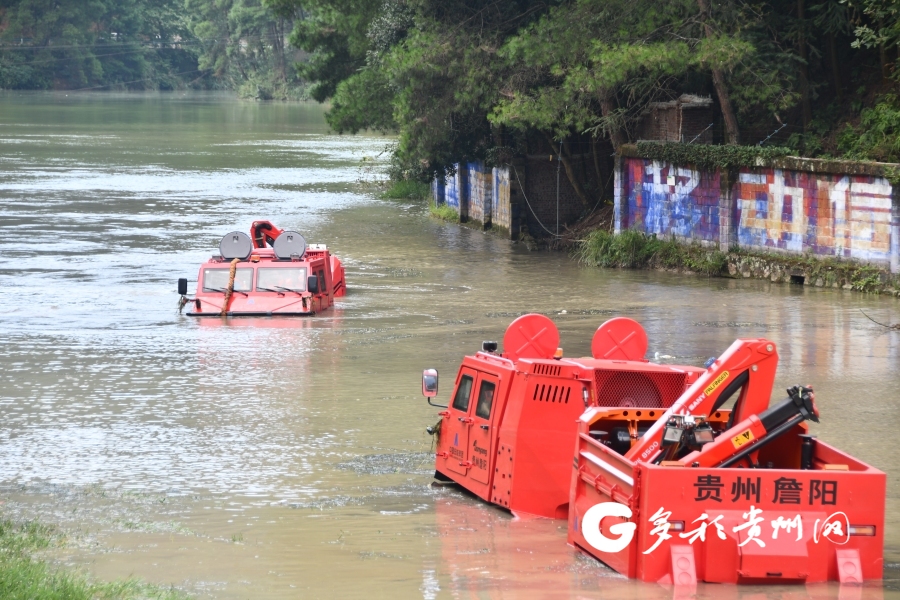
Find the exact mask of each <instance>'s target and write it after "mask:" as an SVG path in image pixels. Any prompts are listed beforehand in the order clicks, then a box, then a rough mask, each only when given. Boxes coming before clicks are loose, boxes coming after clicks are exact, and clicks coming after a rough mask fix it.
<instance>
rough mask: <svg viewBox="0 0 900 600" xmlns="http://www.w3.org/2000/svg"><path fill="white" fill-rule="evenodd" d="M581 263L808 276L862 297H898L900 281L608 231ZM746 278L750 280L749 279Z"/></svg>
mask: <svg viewBox="0 0 900 600" xmlns="http://www.w3.org/2000/svg"><path fill="white" fill-rule="evenodd" d="M575 256H576V258H577V259H578V261H579V262H581V263H582V264H585V265H589V266H592V267H614V268H615V267H618V268H626V269H643V268H651V269H668V270H679V271H693V272H695V273H703V274H705V275H707V276H714V275H722V276H729V271H731V270H734V271H735V272H742V271H744V270H749V271H750V272H751V273H753V272H754V271H756V272H757V273H756V275H757V276H759V273H760V272H761V273H762V275H763V276H764V277H767V278H768V277H769V276H770V275H772V274H773V273H774V275H776V276H778V275H779V274H780V277H781V278H782V279H785V280H786V279H787V278H788V277H790V275H791V274H793V273H802V275H803V276H804V277H805V278H806V279H807V280H808V281H809V283H810V285H813V284H814V285H816V286H819V287H844V288H845V289H853V290H856V291H859V292H876V293H880V292H884V291H886V292H888V293H894V294H895V295H896V289H898V287H900V279H898V278H897V277H896V276H891V275H890V274H888V273H887V272H886V271H885V270H884V269H881V268H879V267H877V266H873V265H869V264H865V263H859V262H856V261H850V260H840V259H837V258H833V257H819V256H813V255H809V254H801V255H791V254H776V253H769V252H753V251H747V250H742V249H740V248H732V249H730V250H729V251H728V252H727V253H726V252H721V251H719V250H716V249H710V248H704V247H703V246H701V245H700V244H699V243H692V244H686V243H683V242H678V241H676V240H674V239H660V238H658V237H657V236H656V235H647V234H645V233H642V232H640V231H635V230H631V229H629V230H626V231H623V232H622V233H620V234H619V235H614V234H612V233H610V232H609V231H607V230H602V229H597V230H594V231H592V232H590V233H589V234H588V235H586V236H585V237H584V239H583V240H582V241H581V242H579V244H578V246H577V249H576V251H575ZM745 276H746V275H745ZM773 281H774V279H773Z"/></svg>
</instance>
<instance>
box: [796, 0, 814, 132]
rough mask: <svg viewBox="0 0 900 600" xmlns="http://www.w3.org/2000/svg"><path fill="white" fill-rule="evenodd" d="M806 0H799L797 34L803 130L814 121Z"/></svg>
mask: <svg viewBox="0 0 900 600" xmlns="http://www.w3.org/2000/svg"><path fill="white" fill-rule="evenodd" d="M805 8H806V7H805V6H804V0H797V20H798V21H799V23H800V30H799V34H798V36H797V53H798V54H799V55H800V98H801V101H800V105H801V109H802V111H801V112H802V117H803V131H806V130H808V129H809V123H810V121H812V107H811V106H810V103H809V64H808V61H809V52H807V49H806V33H805V32H804V31H803V27H804V19H805V17H806V15H805Z"/></svg>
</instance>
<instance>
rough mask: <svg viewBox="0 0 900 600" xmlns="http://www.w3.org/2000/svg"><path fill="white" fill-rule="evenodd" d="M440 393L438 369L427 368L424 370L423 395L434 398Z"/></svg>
mask: <svg viewBox="0 0 900 600" xmlns="http://www.w3.org/2000/svg"><path fill="white" fill-rule="evenodd" d="M437 393H438V372H437V369H425V370H424V371H422V395H423V396H425V397H426V398H434V397H435V396H437Z"/></svg>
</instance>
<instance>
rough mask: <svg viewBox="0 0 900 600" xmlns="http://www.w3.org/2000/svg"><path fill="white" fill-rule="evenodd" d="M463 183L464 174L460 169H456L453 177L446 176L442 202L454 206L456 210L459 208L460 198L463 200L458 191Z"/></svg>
mask: <svg viewBox="0 0 900 600" xmlns="http://www.w3.org/2000/svg"><path fill="white" fill-rule="evenodd" d="M458 166H459V165H457V167H458ZM464 183H465V175H463V174H462V169H459V168H457V169H456V173H454V174H453V177H448V178H447V179H446V180H445V181H444V202H446V203H447V206H452V207H453V208H455V209H456V210H457V212H459V210H460V200H464V198H463V197H462V194H461V193H460V191H461V190H462V187H463V184H464Z"/></svg>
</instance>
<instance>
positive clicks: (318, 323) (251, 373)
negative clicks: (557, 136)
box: [0, 93, 900, 599]
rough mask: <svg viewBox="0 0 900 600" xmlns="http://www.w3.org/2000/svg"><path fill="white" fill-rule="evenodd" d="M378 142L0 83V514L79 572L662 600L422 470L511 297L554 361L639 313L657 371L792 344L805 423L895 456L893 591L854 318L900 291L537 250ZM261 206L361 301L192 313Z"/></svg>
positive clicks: (886, 410) (318, 124) (182, 102)
mask: <svg viewBox="0 0 900 600" xmlns="http://www.w3.org/2000/svg"><path fill="white" fill-rule="evenodd" d="M389 143H390V140H389V139H387V138H380V137H365V136H355V137H348V136H336V135H333V134H331V133H329V131H328V129H327V127H326V125H325V123H324V119H323V109H322V108H321V107H319V106H318V105H313V104H256V103H247V102H240V101H237V100H234V99H233V98H231V97H228V96H223V95H215V94H209V95H203V94H181V93H178V94H169V95H156V94H102V95H100V94H97V95H93V94H68V95H66V94H64V93H37V94H13V93H10V94H6V95H2V96H0V257H2V263H0V299H2V301H0V367H2V378H0V503H2V504H0V515H4V516H6V517H11V518H16V519H23V518H39V519H41V520H42V521H44V522H46V523H50V524H55V525H57V526H59V527H60V528H61V530H62V531H64V532H66V534H67V544H66V545H65V546H64V547H62V548H60V549H57V550H55V551H54V552H52V553H51V557H52V558H53V559H54V560H57V561H60V562H61V563H63V564H67V565H75V566H78V567H80V568H83V569H85V570H87V571H89V572H90V573H92V574H93V575H95V576H97V577H100V578H105V579H113V578H124V577H128V576H131V575H134V576H138V577H141V578H143V579H146V580H148V581H151V582H154V583H159V584H163V585H174V586H176V587H178V588H181V589H183V590H185V591H187V592H189V593H191V594H195V595H196V596H198V597H214V598H301V597H303V598H307V597H309V598H327V597H392V598H395V597H396V598H417V597H420V598H438V597H466V598H468V597H472V598H476V597H477V598H488V597H489V598H538V597H559V598H601V597H602V598H611V597H622V598H626V597H627V598H642V599H643V598H671V597H672V592H671V590H667V589H666V588H664V587H662V586H658V585H655V584H654V585H649V584H642V583H635V582H629V581H626V580H624V579H622V578H621V577H619V576H617V575H616V574H615V573H613V572H612V571H610V570H609V569H607V568H605V567H603V566H602V565H600V564H599V563H597V562H595V561H593V560H592V559H589V558H586V557H584V556H581V555H579V554H578V553H577V552H575V551H574V550H573V549H572V548H569V547H568V546H566V543H565V537H566V536H565V523H564V522H562V521H550V520H515V519H513V518H511V516H510V515H509V514H508V513H505V512H504V511H501V510H498V509H495V508H492V507H489V506H486V505H484V504H482V503H480V502H478V501H476V500H474V499H472V498H471V497H469V496H466V495H464V494H462V493H460V492H459V491H457V490H455V489H453V488H447V487H433V486H431V481H432V479H431V473H432V472H433V458H432V455H430V454H429V450H430V447H431V438H430V437H429V436H428V435H427V434H426V433H425V427H426V426H427V425H430V424H432V423H434V422H435V421H436V419H437V417H436V410H437V409H434V408H431V407H429V406H428V405H427V404H426V403H425V401H424V400H423V399H422V397H421V395H420V374H421V370H422V369H423V368H426V367H436V368H438V369H439V370H440V372H441V375H442V388H441V389H442V394H441V399H446V396H447V395H448V394H449V389H450V387H452V380H453V378H454V375H455V372H456V367H457V366H458V364H459V361H460V359H461V357H462V356H463V355H464V354H466V353H469V354H471V353H474V352H475V351H476V350H478V349H479V348H480V344H481V341H482V340H484V339H502V337H503V332H504V330H505V328H506V326H507V325H508V323H509V322H510V321H511V320H512V319H513V318H514V317H515V316H517V315H519V314H522V313H524V312H530V311H534V312H541V313H546V314H550V315H552V316H553V318H554V320H555V321H556V322H557V324H558V325H559V328H560V331H561V338H562V345H563V346H564V348H565V352H566V355H567V356H584V355H588V354H589V352H590V340H591V336H592V334H593V332H594V330H595V329H596V328H597V326H599V325H600V323H601V322H603V321H604V320H605V319H607V318H608V317H609V316H610V315H625V316H629V317H633V318H635V319H637V320H639V321H640V322H641V323H643V324H644V326H645V327H646V329H647V332H648V335H649V338H650V355H651V356H653V355H655V353H657V352H658V353H659V354H660V355H661V356H663V357H664V358H663V360H664V361H666V362H675V363H682V364H685V363H686V364H696V365H699V364H702V363H703V361H704V360H705V359H706V358H707V357H709V356H713V355H717V354H719V353H721V352H722V351H723V350H724V349H725V348H727V347H728V345H729V344H731V342H732V341H733V340H734V339H735V338H736V337H756V336H765V337H768V338H770V339H772V340H773V341H775V342H776V343H777V344H778V346H779V352H780V355H781V363H780V367H779V372H778V381H777V385H776V389H783V388H785V387H787V386H788V385H791V384H794V383H812V384H814V385H815V387H816V390H817V400H818V403H819V407H820V410H821V412H822V423H821V425H818V426H814V432H815V433H817V434H818V435H819V436H820V437H821V438H822V439H824V440H826V441H829V442H831V443H834V444H836V445H837V446H838V447H840V448H843V449H845V450H848V451H850V452H851V453H852V454H855V455H856V456H857V457H859V458H861V459H862V460H864V461H867V462H869V463H871V464H872V465H874V466H876V467H878V468H880V469H883V470H884V471H886V472H887V473H888V477H889V484H888V485H889V498H888V515H887V527H886V547H885V560H886V564H887V568H886V571H885V576H886V586H885V589H884V590H881V589H880V588H867V589H866V590H865V594H866V595H868V596H871V597H878V598H881V597H882V596H884V597H890V598H900V593H898V592H897V591H896V590H897V589H900V587H898V585H897V580H898V578H900V568H898V565H897V563H898V562H900V464H898V461H897V456H898V451H897V449H898V444H900V406H898V403H900V393H898V390H900V368H898V367H900V332H898V331H889V330H886V329H884V328H882V327H879V326H878V325H876V324H875V323H873V322H871V321H869V320H867V319H866V317H865V316H863V314H862V313H861V310H860V309H862V310H864V311H865V312H866V313H868V314H869V315H871V316H872V317H873V318H876V319H878V320H879V321H882V322H890V323H897V322H900V302H898V301H897V300H895V299H890V298H881V297H875V296H868V295H864V294H859V293H854V292H847V291H835V290H822V289H814V288H809V287H802V286H790V285H771V284H769V283H766V282H759V281H732V280H725V279H707V278H703V277H692V276H676V275H672V274H666V273H656V272H629V271H605V270H599V269H586V268H581V267H579V266H578V265H577V264H576V263H574V262H573V261H571V260H570V259H569V258H567V257H566V256H564V255H561V254H549V253H529V252H527V251H526V250H525V248H524V247H523V246H522V245H517V244H511V243H510V242H508V241H504V240H502V239H498V238H495V237H492V236H490V235H485V234H483V233H481V232H477V231H473V230H470V229H466V228H461V227H459V226H455V225H451V224H445V223H440V222H437V221H435V220H433V219H431V218H430V217H429V216H428V213H427V209H426V207H425V206H424V204H423V203H420V202H411V201H388V200H380V199H378V196H377V190H376V189H375V188H373V187H372V185H371V182H372V181H373V180H374V179H376V178H377V177H378V174H377V169H376V168H375V167H377V166H378V165H380V164H383V162H384V161H385V159H386V154H384V150H385V148H386V146H387V145H388V144H389ZM255 219H270V220H272V221H273V222H274V223H276V224H277V225H279V226H280V227H283V228H289V229H295V230H298V231H301V232H303V233H304V234H305V235H306V237H307V239H308V240H309V241H311V242H313V243H327V244H328V245H329V247H330V248H331V249H332V251H334V252H335V253H336V254H337V255H339V256H340V257H341V258H342V259H343V260H344V264H345V265H346V268H347V285H348V294H347V296H346V297H345V298H343V299H340V300H339V301H338V303H337V306H336V308H335V309H333V310H331V311H328V312H325V313H323V314H321V315H319V316H316V317H314V318H309V319H303V320H286V319H285V320H278V319H268V320H266V319H245V320H241V319H235V320H229V321H227V322H222V321H219V320H205V321H198V320H196V319H192V318H189V317H186V316H181V315H179V314H178V312H177V311H176V300H177V298H178V296H177V293H176V281H177V279H178V278H179V277H188V278H189V279H192V280H194V279H196V273H197V268H198V266H199V264H200V263H201V262H202V261H203V260H205V259H206V258H207V257H208V256H209V255H210V254H211V253H212V252H213V251H214V250H215V249H216V248H217V247H218V242H219V239H220V238H221V236H222V235H224V234H225V233H227V232H229V231H233V230H247V229H248V228H249V225H250V223H251V222H252V221H253V220H255ZM562 311H565V313H564V314H561V313H562ZM669 357H671V358H669ZM777 397H778V398H780V397H782V394H780V393H778V394H777ZM699 595H700V596H701V597H709V598H714V597H721V596H723V595H724V596H728V597H729V598H738V597H742V598H751V597H752V598H764V597H770V598H771V597H776V598H791V599H797V598H806V597H813V596H815V597H826V596H827V597H835V598H837V597H838V591H837V588H836V586H819V587H815V586H811V587H810V588H808V589H804V588H802V587H801V588H779V587H771V588H755V587H749V588H741V589H740V590H736V589H735V588H734V587H733V586H701V588H700V590H699ZM841 597H842V598H843V597H844V595H843V594H841Z"/></svg>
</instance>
